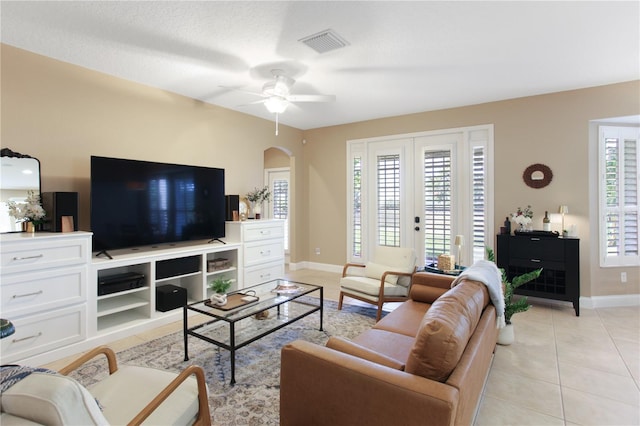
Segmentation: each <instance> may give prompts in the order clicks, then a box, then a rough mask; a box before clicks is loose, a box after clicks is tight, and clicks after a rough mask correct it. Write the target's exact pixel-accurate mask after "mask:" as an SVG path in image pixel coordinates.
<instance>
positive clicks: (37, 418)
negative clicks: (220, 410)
mask: <svg viewBox="0 0 640 426" xmlns="http://www.w3.org/2000/svg"><path fill="white" fill-rule="evenodd" d="M98 355H105V356H106V358H107V362H108V367H109V375H108V376H107V377H105V378H103V379H101V380H100V381H99V382H97V383H95V384H93V385H91V386H89V387H87V388H85V387H84V386H82V385H81V384H80V383H78V382H77V381H76V380H74V379H72V378H70V377H68V376H67V375H68V374H69V373H71V372H72V371H73V370H75V369H77V368H78V367H80V366H82V365H83V364H84V363H86V362H87V361H90V360H91V359H93V358H95V357H96V356H98ZM51 373H55V372H51ZM192 376H195V377H192ZM1 404H2V405H1V414H0V424H2V425H3V426H4V425H13V424H21V425H23V424H29V425H31V424H46V425H70V424H78V425H80V424H81V425H108V424H112V425H125V424H128V425H139V424H142V423H143V422H145V424H153V425H211V416H210V412H209V402H208V395H207V386H206V382H205V377H204V371H203V370H202V368H200V367H198V366H195V365H191V366H188V367H187V368H185V369H184V370H183V371H182V372H181V373H180V374H175V373H171V372H168V371H163V370H158V369H154V368H146V367H137V366H121V367H120V368H118V365H117V362H116V356H115V353H114V352H113V350H111V349H110V348H108V347H106V346H100V347H98V348H95V349H93V350H92V351H89V352H88V353H86V354H84V355H82V356H81V357H80V358H79V359H77V360H76V361H74V362H72V363H71V364H69V365H68V366H66V367H64V368H62V369H61V370H60V371H59V374H49V373H46V372H37V371H36V372H32V373H31V374H29V375H27V376H26V377H24V378H22V379H21V380H19V381H17V382H16V383H15V384H13V385H11V387H9V388H8V389H7V390H6V391H4V392H3V393H2V399H1Z"/></svg>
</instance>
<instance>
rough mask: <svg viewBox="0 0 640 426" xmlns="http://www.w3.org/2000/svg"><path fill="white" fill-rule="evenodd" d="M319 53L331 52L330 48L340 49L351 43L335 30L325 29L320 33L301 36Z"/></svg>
mask: <svg viewBox="0 0 640 426" xmlns="http://www.w3.org/2000/svg"><path fill="white" fill-rule="evenodd" d="M298 41H301V42H303V43H304V44H306V45H307V46H309V47H310V48H312V49H313V50H315V51H316V52H318V53H325V52H329V51H330V50H335V49H340V48H342V47H345V46H348V45H349V43H348V42H347V41H346V40H345V39H343V38H342V37H340V36H339V35H338V34H336V32H335V31H333V30H324V31H320V32H319V33H316V34H313V35H310V36H308V37H304V38H301V39H300V40H298Z"/></svg>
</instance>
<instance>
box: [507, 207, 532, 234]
mask: <svg viewBox="0 0 640 426" xmlns="http://www.w3.org/2000/svg"><path fill="white" fill-rule="evenodd" d="M511 219H512V220H513V221H514V222H515V223H517V224H518V231H520V232H526V231H530V230H531V223H532V222H533V211H532V210H531V206H527V207H526V208H525V209H521V208H520V207H518V210H517V211H516V212H515V213H511Z"/></svg>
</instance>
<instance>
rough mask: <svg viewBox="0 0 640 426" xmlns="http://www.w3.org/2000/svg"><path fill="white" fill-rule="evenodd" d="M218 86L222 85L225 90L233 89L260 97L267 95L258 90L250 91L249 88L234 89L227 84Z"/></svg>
mask: <svg viewBox="0 0 640 426" xmlns="http://www.w3.org/2000/svg"><path fill="white" fill-rule="evenodd" d="M218 87H222V88H223V89H227V90H233V91H234V92H240V93H246V94H247V95H254V96H260V97H261V98H266V97H267V95H265V94H264V93H260V92H252V91H250V90H243V89H236V88H235V87H229V86H218Z"/></svg>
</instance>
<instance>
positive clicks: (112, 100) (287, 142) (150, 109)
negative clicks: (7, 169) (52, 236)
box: [1, 45, 302, 230]
mask: <svg viewBox="0 0 640 426" xmlns="http://www.w3.org/2000/svg"><path fill="white" fill-rule="evenodd" d="M1 53H2V76H1V77H2V87H1V90H2V92H1V94H2V128H1V137H2V140H1V144H2V147H8V148H11V149H13V150H14V151H17V152H20V153H24V154H29V155H32V156H34V157H37V158H38V159H39V160H40V162H41V170H42V190H43V191H77V192H79V197H80V215H79V216H80V217H79V227H80V228H81V229H85V230H88V229H89V219H90V218H89V191H90V188H89V172H90V167H89V159H90V156H91V155H100V156H108V157H122V158H130V159H139V160H149V161H161V162H173V163H181V164H193V165H201V166H210V167H221V168H224V169H225V172H226V173H225V177H226V182H225V184H226V193H227V194H246V193H247V191H249V190H250V189H253V188H254V187H256V186H261V185H262V184H263V162H264V151H265V150H266V149H268V148H270V147H273V146H278V147H282V148H284V149H286V150H287V151H288V152H290V153H291V155H292V156H294V157H295V156H296V155H297V154H301V150H302V143H301V140H302V131H300V130H298V129H294V128H291V127H287V126H282V125H281V126H280V135H279V136H277V137H276V136H275V134H274V133H275V132H274V123H273V122H271V121H267V120H263V119H259V118H256V117H252V116H249V115H246V114H241V113H238V112H235V111H231V110H228V109H224V108H219V107H215V106H212V105H209V104H205V103H203V102H199V101H196V100H193V99H189V98H186V97H183V96H179V95H175V94H172V93H168V92H164V91H162V90H158V89H155V88H151V87H147V86H143V85H140V84H136V83H133V82H129V81H125V80H122V79H119V78H115V77H112V76H108V75H105V74H101V73H98V72H95V71H91V70H87V69H84V68H81V67H77V66H74V65H70V64H67V63H63V62H60V61H56V60H52V59H50V58H46V57H43V56H39V55H35V54H32V53H30V52H26V51H24V50H20V49H16V48H13V47H10V46H7V45H2V51H1ZM212 84H215V83H212ZM229 147H233V149H229Z"/></svg>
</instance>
